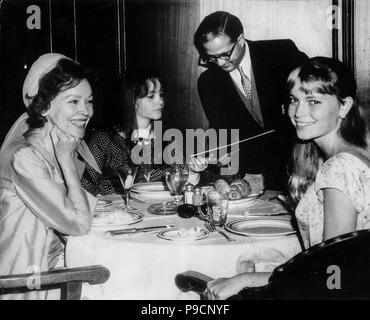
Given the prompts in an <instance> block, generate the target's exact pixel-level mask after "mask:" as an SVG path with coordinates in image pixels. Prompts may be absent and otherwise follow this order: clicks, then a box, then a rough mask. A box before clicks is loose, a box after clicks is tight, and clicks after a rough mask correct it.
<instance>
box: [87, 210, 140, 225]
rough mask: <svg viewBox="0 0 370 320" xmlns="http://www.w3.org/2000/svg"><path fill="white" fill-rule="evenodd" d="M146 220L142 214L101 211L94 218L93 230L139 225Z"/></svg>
mask: <svg viewBox="0 0 370 320" xmlns="http://www.w3.org/2000/svg"><path fill="white" fill-rule="evenodd" d="M143 219H144V216H143V215H142V214H141V213H138V212H134V211H124V210H111V211H100V212H99V213H96V214H95V215H94V218H93V223H92V225H91V226H92V227H93V228H107V227H109V228H110V227H121V226H127V225H130V224H134V223H138V222H140V221H142V220H143Z"/></svg>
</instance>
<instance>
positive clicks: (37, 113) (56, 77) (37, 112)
mask: <svg viewBox="0 0 370 320" xmlns="http://www.w3.org/2000/svg"><path fill="white" fill-rule="evenodd" d="M84 79H86V80H88V81H89V83H90V85H92V82H93V81H92V75H91V73H89V72H88V71H87V70H85V69H84V68H82V67H81V65H80V64H79V63H78V62H76V61H73V60H69V59H60V60H59V61H58V63H57V65H56V66H55V67H54V68H53V69H52V70H51V71H49V72H48V73H46V74H45V75H44V76H43V77H42V78H41V79H40V80H39V88H38V92H37V94H36V96H35V97H34V98H33V99H32V102H31V104H30V105H29V107H28V111H27V112H28V120H27V122H28V124H29V126H30V128H41V127H43V126H44V124H45V123H46V121H47V119H46V117H44V116H43V115H42V114H43V113H45V112H46V111H47V110H48V109H49V108H50V102H51V101H52V100H53V99H54V98H55V97H56V96H57V95H58V94H59V93H61V92H63V91H66V90H68V89H71V88H74V87H75V86H77V85H78V84H79V83H80V82H81V81H82V80H84Z"/></svg>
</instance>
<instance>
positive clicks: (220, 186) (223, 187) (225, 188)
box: [215, 179, 230, 192]
mask: <svg viewBox="0 0 370 320" xmlns="http://www.w3.org/2000/svg"><path fill="white" fill-rule="evenodd" d="M215 187H216V190H217V191H220V192H230V186H229V184H228V183H227V182H226V181H225V180H223V179H218V180H216V182H215Z"/></svg>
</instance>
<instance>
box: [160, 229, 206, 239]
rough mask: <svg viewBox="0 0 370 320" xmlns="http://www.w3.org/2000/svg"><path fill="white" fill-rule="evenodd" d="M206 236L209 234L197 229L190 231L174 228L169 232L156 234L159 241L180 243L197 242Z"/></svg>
mask: <svg viewBox="0 0 370 320" xmlns="http://www.w3.org/2000/svg"><path fill="white" fill-rule="evenodd" d="M208 236H209V232H208V231H206V230H204V229H201V228H199V227H197V228H190V229H180V228H175V229H170V230H164V231H161V232H160V233H158V237H159V238H161V239H164V240H169V241H181V242H186V241H198V240H202V239H205V238H207V237H208Z"/></svg>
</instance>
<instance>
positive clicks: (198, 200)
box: [193, 187, 203, 206]
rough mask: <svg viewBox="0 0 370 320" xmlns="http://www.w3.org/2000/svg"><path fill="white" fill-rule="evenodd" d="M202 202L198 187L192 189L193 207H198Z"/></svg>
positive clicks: (200, 190)
mask: <svg viewBox="0 0 370 320" xmlns="http://www.w3.org/2000/svg"><path fill="white" fill-rule="evenodd" d="M202 202H203V195H202V189H201V188H200V187H195V188H194V195H193V205H195V206H200V205H202Z"/></svg>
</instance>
